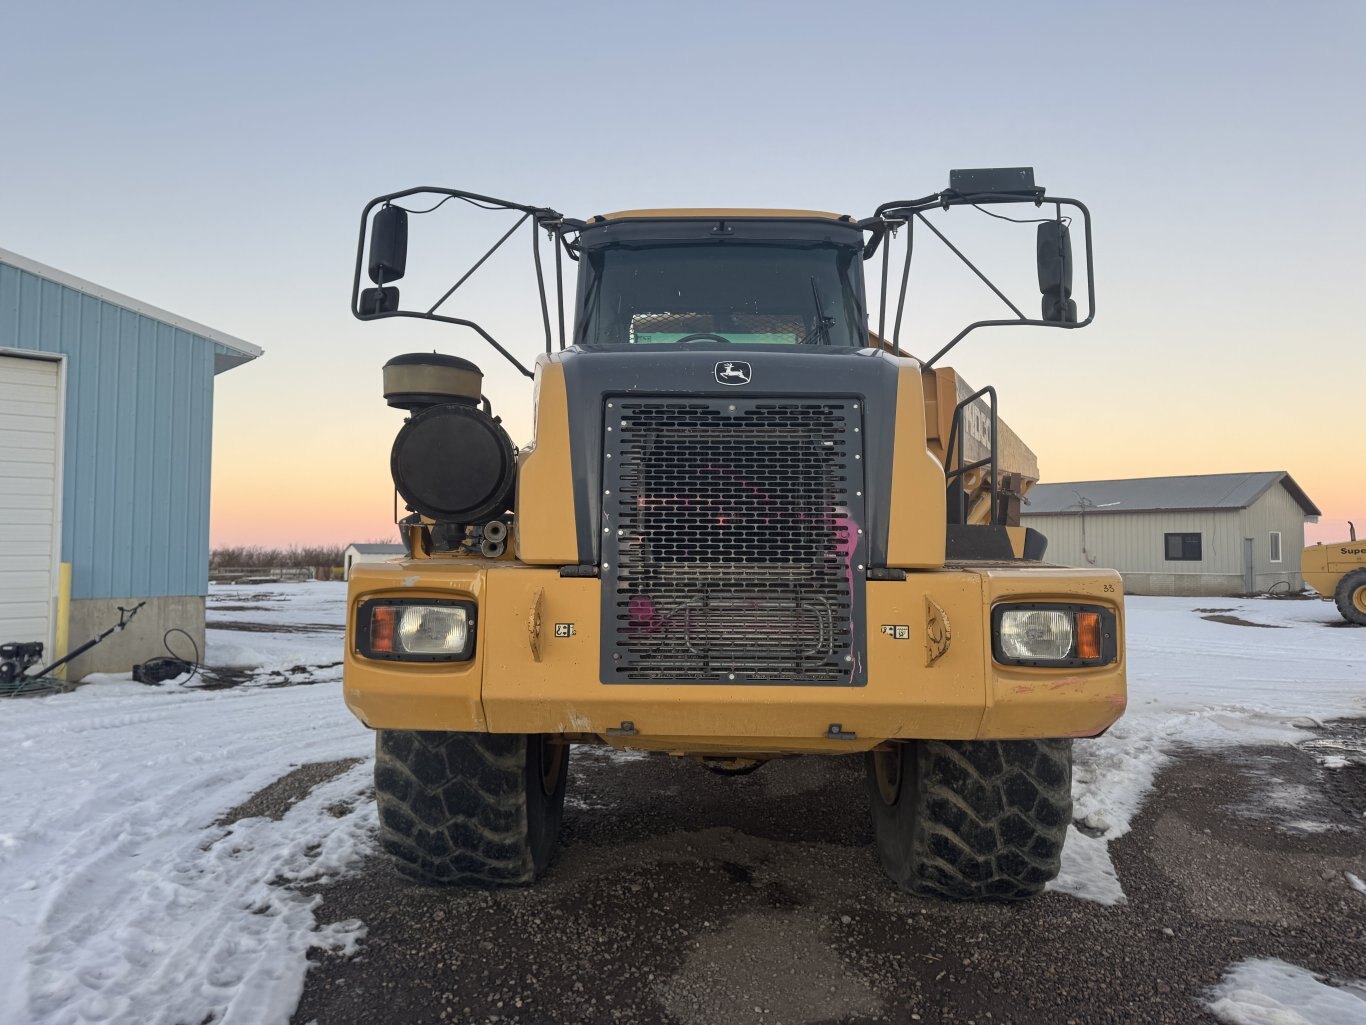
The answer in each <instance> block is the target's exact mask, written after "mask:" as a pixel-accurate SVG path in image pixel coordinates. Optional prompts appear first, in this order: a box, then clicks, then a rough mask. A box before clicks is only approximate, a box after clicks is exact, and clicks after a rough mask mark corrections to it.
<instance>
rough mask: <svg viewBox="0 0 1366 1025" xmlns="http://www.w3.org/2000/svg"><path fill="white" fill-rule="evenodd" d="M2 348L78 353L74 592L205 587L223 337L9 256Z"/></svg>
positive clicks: (72, 466) (71, 521) (68, 556)
mask: <svg viewBox="0 0 1366 1025" xmlns="http://www.w3.org/2000/svg"><path fill="white" fill-rule="evenodd" d="M0 348H11V349H31V350H36V351H39V352H51V353H65V354H66V356H67V387H66V428H65V430H66V436H65V440H64V448H65V474H64V478H63V481H64V483H63V499H62V561H64V562H70V563H71V564H72V574H71V596H72V597H73V598H78V599H79V598H130V597H139V598H141V597H156V596H162V595H198V594H204V593H205V592H206V591H207V589H208V564H209V472H210V466H211V462H210V457H211V450H212V432H213V373H214V356H215V353H216V350H217V348H218V346H217V344H216V343H215V342H213V341H210V340H209V339H207V338H203V337H201V336H199V335H196V334H191V333H190V332H188V331H185V330H183V329H181V328H176V327H172V326H170V325H168V324H164V323H162V322H161V321H158V320H154V319H152V318H151V317H147V316H143V315H142V314H139V313H134V312H132V311H130V310H126V309H123V308H122V307H119V306H115V305H114V304H112V303H109V302H105V301H104V300H102V299H97V298H95V297H93V296H89V295H86V294H85V293H83V292H78V291H76V290H75V289H72V288H68V287H66V286H65V285H61V284H57V283H55V282H52V281H48V280H46V279H44V278H42V277H39V276H38V275H35V274H31V273H29V272H27V271H23V270H19V269H17V268H14V267H11V266H8V265H6V264H0ZM0 401H3V398H0Z"/></svg>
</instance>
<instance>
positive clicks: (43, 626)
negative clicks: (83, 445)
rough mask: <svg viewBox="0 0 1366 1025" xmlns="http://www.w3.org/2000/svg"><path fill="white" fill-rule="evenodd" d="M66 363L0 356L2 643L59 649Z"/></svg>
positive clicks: (0, 616)
mask: <svg viewBox="0 0 1366 1025" xmlns="http://www.w3.org/2000/svg"><path fill="white" fill-rule="evenodd" d="M61 380H62V379H61V364H60V363H58V362H56V361H55V360H43V359H29V358H27V357H19V356H7V355H0V643H4V642H6V641H42V642H43V644H44V645H45V646H46V649H47V652H48V653H50V652H51V650H52V640H53V638H52V613H53V599H54V596H55V595H56V590H57V580H56V573H55V570H56V564H57V547H58V544H59V543H60V542H59V538H58V535H57V531H58V508H57V505H58V501H59V499H60V496H61V473H62V467H61V445H60V438H61V431H60V422H59V417H60V416H61V409H62V402H61Z"/></svg>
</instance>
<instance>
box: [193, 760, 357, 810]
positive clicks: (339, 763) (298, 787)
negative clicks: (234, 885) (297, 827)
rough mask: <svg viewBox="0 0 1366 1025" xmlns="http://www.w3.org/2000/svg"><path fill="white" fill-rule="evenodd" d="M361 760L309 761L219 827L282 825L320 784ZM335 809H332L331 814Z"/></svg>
mask: <svg viewBox="0 0 1366 1025" xmlns="http://www.w3.org/2000/svg"><path fill="white" fill-rule="evenodd" d="M362 761H364V759H361V758H339V759H337V760H336V761H334V762H307V763H305V764H303V765H300V766H299V767H298V768H297V769H293V770H291V771H289V772H287V773H285V774H284V775H283V776H281V777H280V778H279V779H277V780H276V781H275V782H274V783H271V784H270V785H269V786H265V787H262V788H261V789H260V790H258V791H256V793H254V794H252V795H251V796H250V797H248V798H247V799H246V800H245V801H243V802H242V803H241V804H239V805H238V806H237V807H236V808H232V809H230V810H229V811H227V812H225V813H224V814H223V816H222V817H221V818H220V819H218V821H216V822H215V823H214V825H215V826H231V825H232V824H233V823H234V822H239V821H241V820H242V819H253V818H267V819H274V820H275V821H276V822H279V821H280V820H281V819H282V818H284V817H285V812H287V811H289V809H290V808H293V807H294V806H295V805H296V804H298V803H299V802H300V801H302V800H303V799H304V798H305V797H307V796H308V795H309V792H310V791H312V789H313V788H314V787H316V786H318V785H319V784H320V783H326V782H327V781H328V780H330V779H336V778H337V777H338V776H340V775H341V774H342V773H343V772H345V771H346V770H347V769H349V768H351V766H353V765H358V764H359V763H360V762H362ZM330 810H331V809H329V811H330Z"/></svg>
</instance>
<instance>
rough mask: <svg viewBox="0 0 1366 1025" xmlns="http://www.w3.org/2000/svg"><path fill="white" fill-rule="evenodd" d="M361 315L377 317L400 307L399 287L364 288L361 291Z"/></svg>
mask: <svg viewBox="0 0 1366 1025" xmlns="http://www.w3.org/2000/svg"><path fill="white" fill-rule="evenodd" d="M359 309H360V316H362V317H375V316H378V315H379V314H381V313H393V312H394V311H395V310H397V309H398V289H397V288H363V289H361V293H360V303H359Z"/></svg>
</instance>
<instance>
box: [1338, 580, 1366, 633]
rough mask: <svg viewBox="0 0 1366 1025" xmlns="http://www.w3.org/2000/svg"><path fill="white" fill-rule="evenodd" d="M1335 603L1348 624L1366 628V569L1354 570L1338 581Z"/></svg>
mask: <svg viewBox="0 0 1366 1025" xmlns="http://www.w3.org/2000/svg"><path fill="white" fill-rule="evenodd" d="M1333 603H1334V604H1335V605H1337V607H1338V611H1339V612H1341V613H1342V618H1343V619H1345V620H1347V622H1349V623H1355V624H1356V625H1357V626H1366V569H1354V570H1352V572H1350V573H1348V574H1347V575H1346V576H1345V577H1343V578H1342V579H1341V580H1339V581H1338V586H1337V590H1336V591H1334V592H1333Z"/></svg>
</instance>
